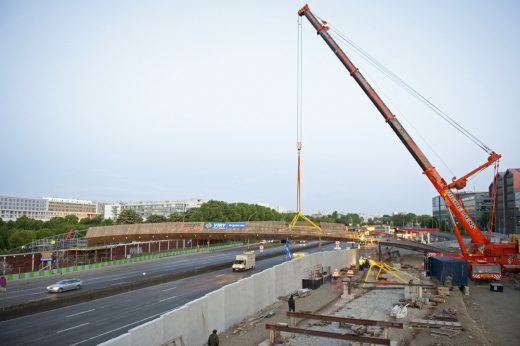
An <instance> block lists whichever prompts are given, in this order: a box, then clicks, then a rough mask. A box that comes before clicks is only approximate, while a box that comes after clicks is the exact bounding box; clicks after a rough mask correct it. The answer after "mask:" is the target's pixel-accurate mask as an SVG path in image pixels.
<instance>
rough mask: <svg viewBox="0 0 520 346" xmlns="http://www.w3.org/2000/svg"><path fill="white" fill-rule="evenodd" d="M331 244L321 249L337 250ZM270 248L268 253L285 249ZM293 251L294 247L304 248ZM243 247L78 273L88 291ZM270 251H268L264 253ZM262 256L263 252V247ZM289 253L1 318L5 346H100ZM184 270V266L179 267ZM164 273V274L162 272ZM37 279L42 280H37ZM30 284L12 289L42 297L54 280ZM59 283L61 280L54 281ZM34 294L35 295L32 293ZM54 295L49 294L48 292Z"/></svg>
mask: <svg viewBox="0 0 520 346" xmlns="http://www.w3.org/2000/svg"><path fill="white" fill-rule="evenodd" d="M333 246H334V244H328V245H325V246H323V247H322V249H321V250H332V248H333ZM279 250H280V248H278V249H277V250H274V249H269V250H268V251H279ZM298 250H301V251H305V252H308V253H312V252H316V251H320V249H318V248H311V249H306V248H304V247H302V248H299V249H298ZM298 250H296V249H293V251H298ZM241 251H242V249H240V250H239V249H235V250H224V251H219V252H214V253H201V254H191V255H183V256H175V257H171V258H163V259H159V260H154V261H149V262H140V263H135V264H131V265H128V266H123V267H117V268H108V269H106V270H96V271H92V272H84V273H76V274H78V275H74V276H78V277H81V279H82V280H83V281H84V285H85V287H84V289H85V290H88V289H93V288H94V287H96V288H98V287H106V286H107V285H113V284H118V283H121V282H127V281H129V280H136V276H139V277H140V276H142V273H143V272H145V273H146V275H162V274H164V273H166V272H171V271H172V270H176V269H179V268H187V269H189V268H192V269H193V268H196V267H201V266H207V265H209V264H215V263H216V261H223V263H229V266H231V263H232V261H233V259H234V255H235V254H237V253H240V252H241ZM264 252H265V251H264ZM257 255H258V251H257ZM286 260H287V259H286V257H285V254H281V255H279V256H275V257H272V258H267V259H262V260H258V261H257V263H256V267H255V268H254V269H253V270H249V271H246V272H233V271H231V268H230V267H229V268H226V269H222V270H218V271H214V272H209V273H203V274H200V275H196V276H192V277H186V278H183V279H180V280H175V281H171V282H168V283H164V284H160V285H155V286H150V287H146V288H143V289H139V290H134V291H130V292H125V293H122V294H117V295H114V296H110V297H106V298H102V299H96V300H92V301H89V302H86V303H81V304H76V305H71V306H68V307H65V308H60V309H54V310H50V311H47V312H42V313H36V314H32V315H28V316H25V317H20V318H15V319H11V320H7V321H3V322H0V345H27V344H40V345H96V344H99V343H101V342H104V341H106V340H109V339H112V338H115V337H117V336H118V335H121V334H124V333H126V332H127V331H128V330H129V329H131V328H133V327H135V326H137V325H140V324H143V323H145V322H148V321H150V320H152V319H154V318H157V317H159V316H160V315H161V314H164V313H166V312H168V311H171V310H173V309H176V308H178V307H180V306H182V305H184V304H186V303H188V302H190V301H192V300H195V299H197V298H199V297H201V296H203V295H205V294H206V293H209V292H211V291H214V290H216V289H218V288H220V287H222V286H225V285H227V284H230V283H233V282H235V281H238V280H240V279H242V278H244V277H248V276H250V275H252V274H254V273H257V272H259V271H262V270H265V269H267V268H270V267H272V266H274V265H277V264H279V263H282V262H284V261H286ZM179 270H180V269H179ZM161 273H162V274H161ZM35 281H36V280H35ZM35 281H34V282H30V283H29V282H28V283H27V284H23V283H22V284H20V285H18V287H17V286H15V285H12V286H15V287H12V288H10V290H11V291H14V293H13V292H10V294H12V295H13V299H21V300H24V299H25V300H27V299H33V298H34V299H37V298H39V297H40V295H39V294H40V292H41V291H42V290H43V291H44V290H45V286H46V285H47V284H48V282H47V281H45V280H41V281H40V280H37V281H38V282H35ZM51 281H56V279H54V280H51ZM31 294H32V295H33V298H28V297H31ZM43 294H44V295H47V297H48V296H49V294H48V293H45V292H44V293H43ZM68 294H75V293H74V291H69V292H65V293H62V294H57V295H56V294H52V295H50V298H46V299H59V297H60V296H62V295H68Z"/></svg>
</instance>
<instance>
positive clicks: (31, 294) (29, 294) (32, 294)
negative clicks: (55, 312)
mask: <svg viewBox="0 0 520 346" xmlns="http://www.w3.org/2000/svg"><path fill="white" fill-rule="evenodd" d="M42 293H43V292H36V293H28V294H27V295H28V296H35V295H37V294H42Z"/></svg>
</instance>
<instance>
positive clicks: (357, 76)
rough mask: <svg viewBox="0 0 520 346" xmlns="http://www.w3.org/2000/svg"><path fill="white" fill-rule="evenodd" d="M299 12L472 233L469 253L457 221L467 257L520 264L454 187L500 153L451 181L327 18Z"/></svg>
mask: <svg viewBox="0 0 520 346" xmlns="http://www.w3.org/2000/svg"><path fill="white" fill-rule="evenodd" d="M298 15H299V16H305V17H306V18H307V19H308V20H309V22H310V23H311V25H312V26H313V27H314V29H315V30H316V32H317V34H318V35H319V36H321V38H322V39H323V40H324V41H325V43H326V44H327V45H328V46H329V48H330V49H331V50H332V51H333V52H334V54H335V55H336V56H337V57H338V59H339V60H340V61H341V63H342V64H343V65H344V66H345V68H346V69H347V70H348V72H349V73H350V75H351V76H352V78H354V80H355V81H356V82H357V83H358V85H359V86H360V87H361V89H362V90H363V91H364V92H365V94H366V95H367V96H368V97H369V99H370V100H371V101H372V103H373V104H374V106H375V107H376V108H377V110H378V111H379V112H380V113H381V115H382V116H383V118H384V120H385V121H386V122H387V123H388V125H389V126H390V127H391V128H392V130H393V131H394V132H395V134H396V135H397V137H398V138H399V139H400V140H401V142H402V143H403V144H404V146H405V147H406V149H408V151H409V152H410V154H411V155H412V156H413V158H414V159H415V161H416V162H417V163H418V164H419V166H420V167H421V169H422V171H423V173H424V174H425V175H426V176H427V177H428V179H429V180H430V182H431V183H432V184H433V186H434V187H435V189H436V190H437V192H438V193H439V195H440V196H441V197H442V198H443V199H444V202H445V203H446V207H447V208H448V209H449V210H450V211H451V212H452V213H453V215H454V216H455V217H456V218H457V220H458V221H459V222H460V224H461V225H462V227H463V228H464V230H465V231H466V233H467V234H468V235H469V236H470V237H471V240H472V243H473V246H472V249H471V253H467V252H466V249H465V245H464V243H463V241H462V237H461V235H460V232H459V230H458V228H457V225H456V224H455V225H454V232H455V234H456V236H457V240H458V242H459V245H460V247H461V250H462V253H463V255H464V257H466V259H469V258H472V259H477V258H478V259H479V260H481V261H482V260H487V261H491V262H494V263H511V262H514V263H515V264H519V265H520V259H518V258H517V256H516V254H517V250H516V245H515V244H493V243H490V241H489V239H488V238H486V237H484V235H483V234H482V232H481V230H480V229H479V228H478V226H477V224H476V223H475V222H474V221H473V219H472V218H471V216H470V215H469V213H468V212H467V210H466V208H465V207H464V204H463V203H462V202H461V201H459V200H458V198H457V197H456V195H455V194H454V193H453V192H452V191H451V189H452V188H455V189H460V188H463V187H465V185H466V181H467V178H468V177H470V176H471V175H473V174H475V173H477V172H479V171H481V170H483V169H484V168H486V167H488V166H490V165H491V164H493V163H494V162H495V161H497V160H499V159H500V155H499V154H496V153H494V152H492V153H491V154H490V156H489V157H488V161H487V162H486V163H484V164H482V165H481V166H479V167H477V168H476V169H474V170H472V171H471V172H470V173H468V174H466V175H465V176H463V177H462V178H459V179H454V180H453V181H452V183H451V184H448V183H447V182H446V181H445V180H444V179H443V178H442V177H441V175H440V174H439V172H438V171H437V170H436V169H435V167H434V166H433V165H432V164H431V163H430V162H429V160H428V159H427V157H426V156H425V155H424V153H423V152H422V151H421V149H420V148H419V146H418V145H417V144H416V143H415V141H414V140H413V139H412V138H411V137H410V135H409V134H408V132H407V131H406V130H405V129H404V127H403V126H402V125H401V123H400V122H399V120H398V119H397V117H396V116H395V115H394V114H393V113H392V112H391V111H390V109H389V108H388V107H387V105H386V104H385V103H384V102H383V100H382V99H381V98H380V97H379V95H378V94H377V92H376V91H375V90H374V89H373V88H372V86H371V85H370V83H368V81H367V80H366V79H365V77H363V75H362V74H361V72H360V71H359V69H358V68H357V67H356V66H354V64H353V63H352V61H351V60H350V59H349V58H348V57H347V55H346V54H345V52H344V51H343V50H342V49H341V47H340V46H339V45H338V44H337V43H336V41H335V40H334V39H333V38H332V37H331V35H330V34H329V32H328V31H329V27H328V26H326V25H324V24H323V21H320V20H318V19H317V18H316V17H315V16H314V14H313V13H312V12H311V10H310V9H309V6H308V5H305V6H303V7H302V8H301V9H300V10H299V11H298ZM512 257H513V259H512Z"/></svg>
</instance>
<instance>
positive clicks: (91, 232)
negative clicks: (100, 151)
mask: <svg viewBox="0 0 520 346" xmlns="http://www.w3.org/2000/svg"><path fill="white" fill-rule="evenodd" d="M85 239H86V240H87V241H88V244H89V245H94V244H100V243H114V242H131V241H150V240H169V239H200V240H243V239H258V240H262V239H266V240H271V239H272V240H285V239H289V240H328V241H335V240H340V241H357V240H359V237H358V234H357V232H351V231H347V230H346V227H345V226H344V225H341V224H335V223H321V224H320V229H316V228H311V227H310V226H309V225H308V224H306V223H303V222H302V223H298V224H297V225H296V227H294V228H289V223H286V222H279V221H260V222H165V223H142V224H129V225H114V226H101V227H92V228H89V229H88V231H87V234H86V236H85Z"/></svg>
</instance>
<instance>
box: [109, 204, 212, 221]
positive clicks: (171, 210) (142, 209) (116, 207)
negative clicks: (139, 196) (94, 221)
mask: <svg viewBox="0 0 520 346" xmlns="http://www.w3.org/2000/svg"><path fill="white" fill-rule="evenodd" d="M203 203H205V201H204V200H202V199H190V200H180V201H139V202H119V203H113V204H106V205H105V216H104V217H105V219H112V220H115V219H117V217H118V215H119V213H121V211H123V210H125V209H131V210H134V211H135V212H136V213H137V214H139V215H140V216H141V217H142V218H143V219H144V220H146V219H147V218H148V217H150V215H160V216H164V217H168V216H170V215H171V214H175V213H185V212H186V211H187V210H189V209H193V208H199V207H200V206H201V205H202V204H203Z"/></svg>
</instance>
